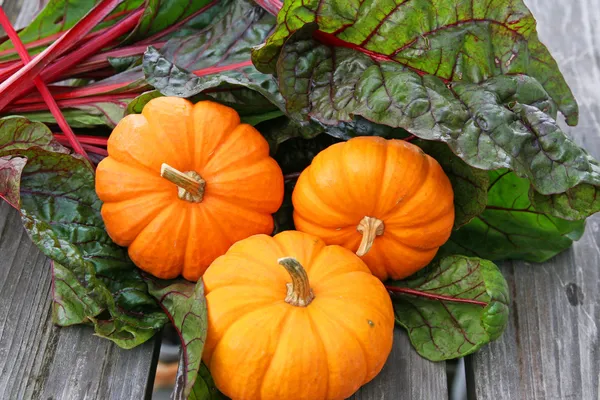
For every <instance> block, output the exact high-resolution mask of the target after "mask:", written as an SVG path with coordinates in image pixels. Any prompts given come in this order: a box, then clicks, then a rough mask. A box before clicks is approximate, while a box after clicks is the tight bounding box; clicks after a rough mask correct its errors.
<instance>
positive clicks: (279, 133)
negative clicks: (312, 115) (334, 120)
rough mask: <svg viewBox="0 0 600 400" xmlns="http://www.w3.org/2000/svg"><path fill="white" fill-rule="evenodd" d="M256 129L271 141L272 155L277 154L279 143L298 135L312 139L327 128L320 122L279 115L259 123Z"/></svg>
mask: <svg viewBox="0 0 600 400" xmlns="http://www.w3.org/2000/svg"><path fill="white" fill-rule="evenodd" d="M256 129H258V131H259V132H260V133H261V134H262V135H263V136H264V137H265V139H267V142H269V147H270V148H271V155H273V154H275V153H276V152H277V149H278V148H279V145H280V144H281V143H283V142H285V141H286V140H289V139H292V138H297V137H299V138H303V139H312V138H314V137H315V136H317V135H318V134H320V133H322V132H324V130H325V129H324V128H323V127H322V126H321V125H320V124H317V123H312V122H311V123H307V122H301V121H295V120H293V119H290V118H287V117H279V118H276V119H272V120H269V121H266V122H262V123H259V124H258V125H257V126H256Z"/></svg>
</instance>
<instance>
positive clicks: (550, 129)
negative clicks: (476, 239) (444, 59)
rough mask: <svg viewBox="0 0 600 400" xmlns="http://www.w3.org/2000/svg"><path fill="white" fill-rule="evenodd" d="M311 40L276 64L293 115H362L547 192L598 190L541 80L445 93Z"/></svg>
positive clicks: (507, 80) (595, 170)
mask: <svg viewBox="0 0 600 400" xmlns="http://www.w3.org/2000/svg"><path fill="white" fill-rule="evenodd" d="M309 33H310V32H300V33H298V34H296V35H297V36H294V37H292V38H291V39H290V40H289V41H288V42H287V43H286V46H285V47H284V48H283V50H282V52H281V58H280V61H279V63H278V78H279V85H280V90H281V92H282V94H283V96H284V98H285V99H286V106H287V110H288V113H289V114H290V115H291V116H292V117H293V118H295V119H298V120H304V121H307V120H309V119H314V120H317V121H319V122H320V123H322V124H325V125H330V126H335V125H337V124H339V123H340V122H349V121H352V120H353V119H354V118H356V117H357V116H362V117H364V118H366V119H368V120H371V121H374V122H376V123H380V124H384V125H388V126H391V127H400V128H404V129H406V130H407V131H409V132H410V133H412V134H414V135H416V136H418V137H420V138H422V139H426V140H435V141H443V142H446V143H447V144H448V145H449V146H450V148H451V149H452V151H453V152H454V153H455V154H456V155H458V156H459V157H460V158H461V159H463V160H464V161H465V162H466V163H467V164H469V165H471V166H472V167H475V168H479V169H485V170H490V169H498V168H511V169H513V170H515V172H516V173H518V174H519V175H520V176H524V177H527V178H528V179H529V180H530V181H531V183H532V185H533V186H534V188H535V190H537V191H538V192H539V193H541V194H545V195H547V194H555V193H563V192H565V191H567V190H569V189H571V188H573V187H575V186H577V185H579V184H583V183H588V184H591V185H594V186H598V185H600V166H599V165H598V163H597V162H596V161H595V160H593V159H591V157H590V156H589V155H588V154H587V153H586V152H585V151H584V150H582V149H581V148H579V147H578V146H577V145H576V144H575V143H574V142H573V141H572V140H571V139H569V138H568V137H567V136H566V135H565V134H564V132H562V131H561V129H560V128H559V127H558V125H557V124H556V122H555V120H554V119H552V115H554V111H555V107H554V103H553V101H552V100H551V99H550V98H549V97H548V95H547V93H546V92H545V90H544V89H543V88H542V87H541V85H540V84H539V83H538V82H537V81H536V80H535V79H533V78H530V77H527V76H523V75H518V76H499V77H495V78H491V79H489V80H487V81H485V82H482V83H480V84H470V83H454V84H452V85H448V86H447V85H446V84H445V83H444V82H443V81H442V80H441V79H439V78H437V77H435V76H431V75H425V76H421V75H419V74H417V73H415V72H413V71H409V70H407V69H405V68H403V67H401V66H400V65H399V64H397V63H393V62H376V61H374V60H372V59H371V58H370V57H368V56H366V55H364V54H361V53H358V52H356V51H354V50H351V49H347V48H330V47H327V46H324V45H319V44H317V43H316V42H315V41H314V40H313V39H312V38H310V37H306V35H307V34H309ZM547 113H548V114H547Z"/></svg>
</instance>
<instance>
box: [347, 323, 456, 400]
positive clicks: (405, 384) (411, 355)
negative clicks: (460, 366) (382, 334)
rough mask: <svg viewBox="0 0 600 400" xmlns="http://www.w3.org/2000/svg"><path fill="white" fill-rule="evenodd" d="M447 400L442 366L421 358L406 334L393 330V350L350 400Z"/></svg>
mask: <svg viewBox="0 0 600 400" xmlns="http://www.w3.org/2000/svg"><path fill="white" fill-rule="evenodd" d="M447 398H448V382H447V379H446V363H444V362H439V363H433V362H431V361H427V360H425V359H424V358H421V356H419V355H418V354H417V352H416V351H415V350H414V349H413V347H412V345H411V344H410V341H409V340H408V336H407V335H406V331H404V330H403V329H400V328H396V330H395V332H394V348H393V349H392V353H391V354H390V356H389V358H388V360H387V362H386V364H385V366H384V367H383V370H382V371H381V373H380V374H379V375H377V376H376V377H375V379H373V381H371V382H369V383H368V384H366V385H365V386H363V387H362V388H361V389H360V390H359V391H358V393H356V394H355V395H354V396H352V397H351V399H352V400H399V399H407V400H444V399H447Z"/></svg>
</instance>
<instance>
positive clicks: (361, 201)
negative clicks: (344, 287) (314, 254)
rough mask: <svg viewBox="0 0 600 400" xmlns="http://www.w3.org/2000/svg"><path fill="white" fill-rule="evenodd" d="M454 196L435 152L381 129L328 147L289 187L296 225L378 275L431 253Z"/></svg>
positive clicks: (400, 272) (421, 262) (422, 262)
mask: <svg viewBox="0 0 600 400" xmlns="http://www.w3.org/2000/svg"><path fill="white" fill-rule="evenodd" d="M453 200H454V194H453V192H452V186H451V184H450V181H449V180H448V177H447V176H446V175H445V174H444V171H443V170H442V168H441V167H440V165H439V164H438V162H437V161H436V160H435V159H433V158H432V157H430V156H428V155H426V154H425V153H424V152H423V151H422V150H421V149H420V148H419V147H417V146H415V145H412V144H410V143H408V142H406V141H402V140H385V139H382V138H379V137H357V138H354V139H351V140H349V141H347V142H342V143H336V144H334V145H333V146H330V147H328V148H327V149H325V150H324V151H322V152H321V153H319V154H318V155H317V156H316V157H315V158H314V159H313V161H312V164H311V165H310V166H309V167H308V168H306V169H305V170H304V171H303V172H302V174H301V175H300V177H299V178H298V182H297V184H296V187H295V188H294V192H293V195H292V202H293V204H294V223H295V225H296V229H298V230H299V231H303V232H308V233H311V234H313V235H316V236H318V237H320V238H322V239H323V240H324V241H325V243H327V244H338V245H341V246H344V247H346V248H347V249H350V250H352V251H354V252H356V254H357V255H359V256H360V257H361V258H362V259H363V261H365V263H366V264H367V265H368V266H369V268H370V269H371V272H373V274H374V275H375V276H377V277H378V278H380V279H381V280H386V279H388V278H389V277H391V278H393V279H402V278H405V277H407V276H409V275H412V274H413V273H415V272H416V271H418V270H419V269H421V268H423V267H424V266H426V265H427V264H428V263H429V262H430V261H431V260H432V259H433V257H434V256H435V254H436V252H437V250H438V248H439V247H440V246H441V245H442V244H444V243H445V242H446V241H447V240H448V238H449V237H450V233H451V230H452V226H453V224H454V205H453Z"/></svg>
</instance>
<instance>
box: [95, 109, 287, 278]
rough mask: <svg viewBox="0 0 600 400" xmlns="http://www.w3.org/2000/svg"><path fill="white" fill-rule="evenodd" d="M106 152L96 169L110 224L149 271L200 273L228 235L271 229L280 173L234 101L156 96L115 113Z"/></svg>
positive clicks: (220, 250)
mask: <svg viewBox="0 0 600 400" xmlns="http://www.w3.org/2000/svg"><path fill="white" fill-rule="evenodd" d="M108 154H109V156H108V157H107V158H105V159H104V160H102V162H100V164H99V165H98V169H97V175H96V191H97V193H98V196H99V197H100V199H101V200H102V201H103V202H104V204H103V206H102V217H103V219H104V223H105V224H106V230H107V232H108V234H109V235H110V237H111V238H112V239H113V240H114V241H115V242H116V243H117V244H119V245H121V246H128V247H129V256H130V257H131V259H132V260H133V262H134V263H135V264H136V265H137V266H138V267H140V268H141V269H143V270H145V271H147V272H149V273H151V274H152V275H154V276H157V277H159V278H163V279H170V278H175V277H177V276H178V275H183V276H184V278H186V279H188V280H192V281H196V280H198V278H199V277H200V276H201V275H202V274H203V273H204V271H205V270H206V268H208V266H209V265H210V263H211V262H212V261H213V260H214V259H215V258H217V257H218V256H220V255H222V254H224V253H225V251H227V249H228V248H229V246H231V244H232V243H235V242H236V241H238V240H240V239H243V238H246V237H248V236H251V235H254V234H257V233H271V232H272V231H273V218H272V215H271V214H272V213H273V212H275V211H276V210H277V209H278V208H279V206H280V205H281V202H282V200H283V175H282V173H281V169H280V168H279V165H277V163H276V162H275V160H273V159H272V158H270V157H269V146H268V144H267V141H266V140H265V139H264V138H263V137H262V136H261V135H260V133H259V132H258V131H257V130H256V129H254V128H253V127H252V126H250V125H246V124H240V118H239V116H238V114H237V112H236V111H235V110H233V109H232V108H229V107H226V106H223V105H220V104H217V103H213V102H210V101H202V102H199V103H197V104H195V105H194V104H192V103H190V102H189V101H187V100H185V99H180V98H176V97H159V98H156V99H153V100H151V101H150V102H149V103H148V104H147V105H146V106H145V107H144V109H143V111H142V114H139V115H128V116H126V117H125V118H123V119H122V120H121V121H120V122H119V124H118V125H117V126H116V127H115V129H114V131H113V132H112V134H111V136H110V138H109V140H108ZM161 175H162V176H161Z"/></svg>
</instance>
